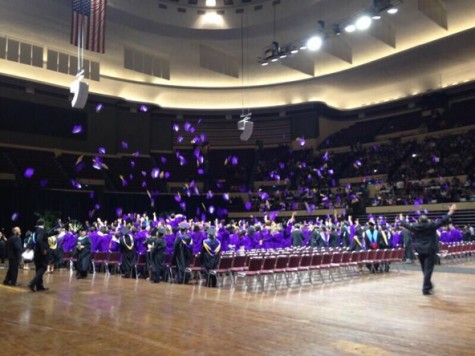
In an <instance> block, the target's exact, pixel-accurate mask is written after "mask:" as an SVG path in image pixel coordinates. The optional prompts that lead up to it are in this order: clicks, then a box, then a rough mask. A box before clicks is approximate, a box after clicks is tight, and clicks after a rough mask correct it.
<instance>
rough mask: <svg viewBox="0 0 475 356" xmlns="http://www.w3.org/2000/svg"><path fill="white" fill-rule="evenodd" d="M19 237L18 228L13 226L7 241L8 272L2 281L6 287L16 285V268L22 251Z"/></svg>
mask: <svg viewBox="0 0 475 356" xmlns="http://www.w3.org/2000/svg"><path fill="white" fill-rule="evenodd" d="M20 235H21V230H20V228H19V227H18V226H15V227H14V228H13V229H12V236H10V238H9V239H8V241H7V257H8V271H7V275H6V276H5V280H4V281H3V284H4V285H7V286H16V285H17V284H16V280H17V278H18V267H20V261H21V253H22V251H23V247H22V244H21V237H20Z"/></svg>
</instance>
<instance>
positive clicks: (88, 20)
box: [71, 0, 107, 53]
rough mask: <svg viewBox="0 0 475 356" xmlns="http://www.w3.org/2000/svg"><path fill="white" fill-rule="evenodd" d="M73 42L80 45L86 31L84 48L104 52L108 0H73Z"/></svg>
mask: <svg viewBox="0 0 475 356" xmlns="http://www.w3.org/2000/svg"><path fill="white" fill-rule="evenodd" d="M72 5H73V16H72V20H71V44H73V45H75V46H79V44H80V41H81V34H82V33H84V49H87V50H89V51H94V52H99V53H104V49H105V46H104V39H105V18H106V6H107V0H72Z"/></svg>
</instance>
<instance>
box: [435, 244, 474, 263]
mask: <svg viewBox="0 0 475 356" xmlns="http://www.w3.org/2000/svg"><path fill="white" fill-rule="evenodd" d="M474 255H475V243H474V242H459V243H450V244H441V245H440V252H439V257H440V258H441V260H442V259H444V260H446V261H448V262H464V261H467V260H471V258H472V256H474Z"/></svg>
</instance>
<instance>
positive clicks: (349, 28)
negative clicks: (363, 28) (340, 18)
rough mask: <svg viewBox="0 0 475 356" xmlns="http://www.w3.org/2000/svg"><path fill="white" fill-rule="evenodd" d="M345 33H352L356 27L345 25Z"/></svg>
mask: <svg viewBox="0 0 475 356" xmlns="http://www.w3.org/2000/svg"><path fill="white" fill-rule="evenodd" d="M345 31H346V32H348V33H352V32H355V31H356V26H355V25H353V24H352V23H350V24H349V25H346V27H345Z"/></svg>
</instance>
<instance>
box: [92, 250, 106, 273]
mask: <svg viewBox="0 0 475 356" xmlns="http://www.w3.org/2000/svg"><path fill="white" fill-rule="evenodd" d="M106 262H107V252H94V253H93V254H92V257H91V263H92V273H96V266H99V271H100V270H101V268H102V266H104V268H105V266H106Z"/></svg>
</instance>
